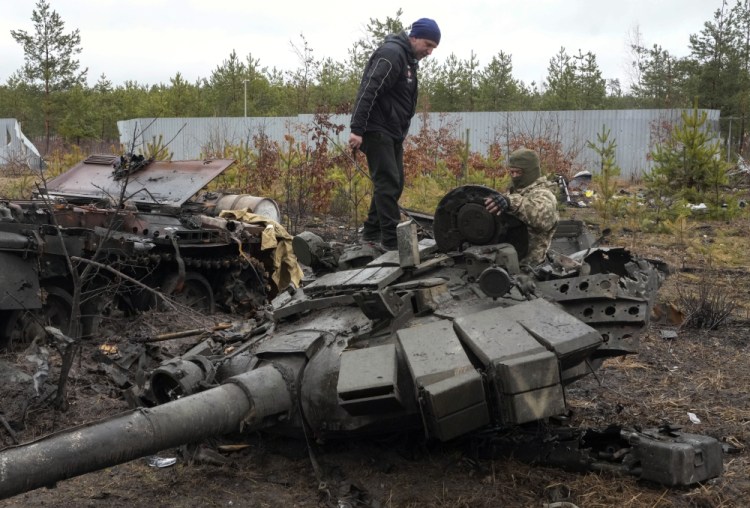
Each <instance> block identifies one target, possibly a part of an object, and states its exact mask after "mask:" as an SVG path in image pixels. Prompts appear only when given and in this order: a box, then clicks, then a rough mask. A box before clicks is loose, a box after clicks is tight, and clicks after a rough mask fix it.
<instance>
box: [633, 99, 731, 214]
mask: <svg viewBox="0 0 750 508" xmlns="http://www.w3.org/2000/svg"><path fill="white" fill-rule="evenodd" d="M707 116H708V114H707V113H706V112H705V111H700V112H699V111H698V107H697V106H695V107H694V108H693V110H692V111H691V112H687V111H685V112H683V113H682V122H681V123H680V124H679V125H676V126H675V128H674V129H673V130H672V133H671V135H670V136H669V138H667V140H666V141H665V142H664V143H662V144H659V145H657V146H656V149H655V150H654V152H653V153H652V157H653V160H654V162H655V167H654V169H653V171H652V172H651V174H650V175H646V184H647V186H648V187H649V189H651V190H658V191H659V194H664V195H667V196H671V197H673V198H683V199H685V200H687V201H688V202H692V203H698V202H702V201H709V202H710V203H711V204H713V205H714V206H718V205H720V204H721V203H720V201H721V196H720V193H719V192H718V189H719V188H720V187H721V186H722V185H723V184H725V183H726V178H727V176H726V170H727V164H726V163H725V162H723V161H722V158H721V155H722V150H721V144H720V142H719V140H718V139H715V138H714V137H713V135H712V133H711V132H710V131H709V130H708V129H707V127H706V125H705V124H706V118H707ZM709 191H712V192H713V194H712V195H708V193H709ZM709 198H710V199H709Z"/></svg>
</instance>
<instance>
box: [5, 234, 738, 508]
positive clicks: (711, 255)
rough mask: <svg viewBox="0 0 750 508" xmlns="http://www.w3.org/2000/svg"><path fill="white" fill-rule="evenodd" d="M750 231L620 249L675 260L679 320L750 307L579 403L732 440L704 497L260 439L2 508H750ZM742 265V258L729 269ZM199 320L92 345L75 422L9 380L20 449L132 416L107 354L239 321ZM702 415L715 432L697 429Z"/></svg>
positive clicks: (474, 461) (575, 393) (513, 468)
mask: <svg viewBox="0 0 750 508" xmlns="http://www.w3.org/2000/svg"><path fill="white" fill-rule="evenodd" d="M748 225H749V224H748V221H747V220H746V219H745V220H743V221H740V222H733V223H732V224H731V225H728V224H722V223H718V224H717V223H713V224H711V225H710V226H709V227H694V228H692V229H691V230H690V231H689V232H688V235H687V237H686V238H682V240H681V241H679V242H677V241H676V239H675V237H674V236H669V237H662V236H657V235H640V236H639V237H636V238H633V237H632V236H630V235H629V234H627V233H620V234H619V236H614V237H613V238H611V239H610V243H611V244H613V245H628V246H629V245H630V244H631V243H632V244H634V245H636V247H635V248H634V250H635V251H636V252H639V253H642V254H644V255H647V256H653V257H659V258H661V259H664V260H666V261H667V262H669V263H670V264H671V266H672V267H673V268H676V269H677V272H676V273H675V274H673V275H672V276H671V277H669V278H668V279H667V281H666V282H665V284H664V286H663V287H662V289H661V290H660V292H659V298H658V300H659V302H660V303H661V304H664V306H666V307H668V306H669V304H671V305H673V306H674V308H675V309H676V310H678V311H682V312H683V313H684V312H686V311H687V309H686V308H685V307H686V303H685V302H686V300H685V295H687V294H691V292H695V291H696V290H697V289H698V288H700V287H706V285H707V284H710V286H711V287H719V288H721V291H720V294H721V295H722V296H723V297H724V298H725V299H727V300H729V301H732V302H736V303H737V304H738V307H737V308H736V309H735V310H734V312H733V313H732V315H731V317H730V319H728V320H727V322H726V323H724V325H723V326H721V327H720V328H719V329H717V330H695V329H685V328H683V329H679V330H678V333H677V336H676V337H675V338H672V339H665V338H663V334H662V332H663V331H664V330H670V331H671V330H676V329H677V328H676V326H675V324H674V322H671V323H670V322H669V320H668V319H666V318H662V319H661V320H660V321H658V322H657V321H655V322H652V324H651V325H650V326H649V328H648V330H647V331H646V333H645V334H644V335H643V336H642V339H641V349H640V353H639V354H637V355H633V356H630V357H626V358H621V359H615V360H608V361H607V362H606V363H605V365H604V366H603V367H602V368H601V369H600V370H599V371H598V372H597V375H596V377H594V376H589V377H588V378H585V379H583V380H581V381H578V382H576V383H574V384H573V385H571V386H570V387H569V388H568V389H567V397H568V403H569V406H570V408H571V410H572V413H571V415H570V417H571V423H572V424H574V425H581V426H587V427H596V428H603V427H605V426H607V425H608V424H610V423H617V424H622V425H641V426H644V427H649V426H658V425H660V424H663V423H665V422H669V423H671V424H673V425H676V426H680V427H682V428H683V430H685V431H686V432H693V433H698V434H706V435H709V436H713V437H715V438H717V439H719V440H721V441H722V442H723V443H725V445H726V450H727V451H728V452H730V453H727V454H725V456H724V468H725V471H724V474H723V475H722V476H721V477H720V478H717V479H713V480H710V481H708V482H706V483H705V484H702V485H695V486H692V487H689V488H665V487H663V486H659V485H656V484H651V483H647V482H642V481H638V480H637V479H635V478H633V477H623V476H617V475H615V474H613V473H609V472H599V473H585V474H584V473H577V472H566V471H563V470H561V469H556V468H548V467H539V466H532V465H528V464H525V463H522V462H519V461H517V460H514V459H512V458H487V457H485V456H484V454H478V453H477V452H478V450H477V443H478V441H477V440H476V439H475V438H466V439H460V440H457V441H455V442H451V443H447V444H435V443H425V442H424V441H423V440H422V439H421V438H420V436H414V435H401V436H392V437H388V438H380V439H363V440H356V441H344V442H329V443H322V444H321V443H312V444H310V446H309V447H308V445H307V444H306V443H305V442H304V440H298V439H291V438H282V437H277V436H270V435H260V434H258V435H252V436H249V437H247V436H246V437H244V438H235V439H231V440H229V439H223V440H221V441H219V440H216V441H212V442H207V443H203V444H202V446H200V447H191V448H189V449H188V448H182V449H172V450H165V451H163V452H162V453H160V454H159V456H161V457H174V458H176V459H177V462H176V463H175V464H174V465H172V466H171V467H164V468H156V467H151V466H150V465H149V464H148V463H147V460H146V459H139V460H135V461H132V462H130V463H126V464H122V465H119V466H114V467H110V468H107V469H105V470H102V471H98V472H94V473H90V474H87V475H83V476H81V477H78V478H73V479H70V480H66V481H62V482H59V483H58V484H57V485H56V486H55V487H54V488H41V489H37V490H35V491H32V492H28V493H25V494H20V495H18V496H15V497H13V498H11V499H7V500H3V501H0V507H11V506H86V507H99V506H102V507H104V506H107V507H125V506H128V507H130V506H175V507H181V506H185V507H187V506H190V507H193V506H261V507H262V506H269V507H270V506H299V507H321V506H352V507H356V506H378V507H391V506H392V507H417V506H419V507H423V506H434V507H453V506H466V507H477V506H493V507H494V506H514V507H515V506H522V507H527V506H543V505H545V504H547V503H556V502H569V503H572V504H573V505H576V506H578V507H597V506H627V507H647V506H648V507H683V506H684V507H687V506H690V507H719V506H722V507H729V506H745V505H746V504H747V500H748V499H750V454H749V453H748V451H749V450H748V445H750V369H748V363H749V362H750V355H749V353H750V310H749V309H750V306H749V305H748V300H749V299H750V277H749V276H748V275H749V272H750V268H749V267H748V264H747V263H748V262H747V259H748V258H747V256H746V254H739V253H741V252H745V253H746V252H747V251H748V249H747V247H748V244H749V243H750V240H748V239H747V238H746V233H745V232H746V231H748ZM334 232H335V233H336V234H337V236H340V235H341V234H342V231H341V230H339V229H336V230H335V231H334ZM329 236H330V235H329ZM691 242H692V243H691ZM695 245H698V246H697V247H695ZM711 249H713V251H712V252H709V251H710V250H711ZM731 253H734V258H733V259H731V256H730V259H727V254H731ZM719 258H721V259H719ZM709 261H710V262H709ZM682 269H684V271H682ZM197 319H198V318H196V317H195V316H190V315H188V314H187V313H183V312H177V313H172V314H165V313H155V314H147V315H142V316H139V317H136V318H131V319H125V318H118V319H114V320H113V321H111V322H109V323H106V328H105V329H106V330H108V332H107V333H105V334H104V335H102V336H101V337H99V338H97V339H95V340H90V341H88V342H86V343H85V344H84V345H83V347H82V350H81V355H80V356H79V357H78V358H77V360H76V361H75V363H74V365H73V368H72V369H71V373H70V377H69V385H68V392H67V396H66V398H65V402H66V406H67V408H66V409H65V410H64V411H60V410H55V409H54V408H52V407H51V405H50V401H51V399H52V397H49V398H47V399H46V400H43V401H40V400H39V398H32V397H30V393H31V389H30V387H29V385H25V386H24V387H23V388H22V387H21V385H19V384H18V383H15V382H12V381H7V380H4V381H3V382H2V384H1V385H0V397H2V401H3V402H2V414H3V417H4V419H5V421H6V422H7V423H8V424H9V427H10V428H11V429H13V431H14V433H15V434H16V437H17V439H18V440H19V441H21V442H26V441H29V440H32V439H34V438H36V437H39V436H43V435H46V434H48V433H50V432H53V431H55V430H60V429H63V428H67V427H70V426H74V425H78V424H81V423H84V422H89V421H92V420H96V419H98V418H101V417H104V416H108V415H112V414H115V413H117V412H120V411H124V410H127V409H128V404H127V402H126V401H125V399H124V398H123V394H122V390H121V389H120V388H118V387H117V386H116V385H115V383H114V382H113V380H112V377H111V376H110V375H108V374H107V372H105V370H104V368H103V365H104V364H105V363H106V362H105V361H104V356H106V353H108V352H111V351H112V350H113V348H119V349H120V350H121V351H127V350H128V348H130V347H132V343H133V339H134V338H136V337H138V336H144V335H154V334H156V333H163V332H167V331H173V330H184V329H192V328H196V326H197V325H199V324H203V325H206V326H210V325H211V324H215V323H218V322H221V321H224V320H226V319H227V316H212V317H210V318H203V319H202V320H201V321H200V322H197V321H196V320H197ZM197 340H198V339H197V338H195V337H192V338H184V339H177V340H172V341H167V342H162V343H159V344H158V345H155V346H153V348H154V349H151V350H150V351H151V352H152V353H158V351H160V348H164V349H165V350H169V351H172V352H180V351H184V350H186V349H187V348H189V347H190V346H191V345H193V344H195V343H196V342H197ZM103 346H106V347H103ZM26 356H27V355H25V354H24V353H21V352H16V353H12V354H11V353H7V354H4V355H2V356H1V357H0V360H3V361H5V362H8V363H9V364H10V365H12V366H15V367H16V368H18V369H20V370H21V371H25V372H28V373H30V374H32V373H34V372H35V371H36V368H35V366H34V364H33V361H31V360H33V359H34V357H32V358H31V360H29V359H27V357H26ZM155 356H158V355H155ZM49 358H50V375H49V379H48V382H47V384H46V386H47V389H48V391H49V389H50V387H54V382H55V380H56V379H57V378H56V376H58V375H59V369H60V358H59V355H57V354H55V353H54V351H53V352H52V353H51V354H50V356H49ZM688 413H693V414H695V415H696V416H697V417H698V418H699V420H700V423H692V422H691V420H690V418H689V416H688ZM113 439H117V438H116V437H115V438H113ZM0 440H1V441H0V442H2V444H3V445H4V446H5V445H8V444H10V442H11V441H10V433H9V431H8V430H7V429H6V428H4V427H0ZM227 443H231V444H238V443H243V444H246V445H247V446H244V447H235V448H234V449H233V451H223V450H224V448H221V447H220V446H221V445H224V444H227ZM479 451H481V450H479ZM556 506H561V505H559V504H558V505H556ZM562 506H571V505H564V504H563V505H562Z"/></svg>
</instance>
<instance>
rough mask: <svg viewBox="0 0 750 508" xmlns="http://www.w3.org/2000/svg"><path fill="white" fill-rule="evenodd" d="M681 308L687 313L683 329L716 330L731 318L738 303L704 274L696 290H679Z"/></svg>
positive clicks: (709, 275) (711, 277)
mask: <svg viewBox="0 0 750 508" xmlns="http://www.w3.org/2000/svg"><path fill="white" fill-rule="evenodd" d="M678 294H679V298H680V306H681V307H682V309H683V311H684V312H685V321H684V322H683V323H682V328H693V329H705V330H716V329H717V328H719V326H721V324H722V323H724V321H726V320H727V318H729V316H730V315H731V314H732V311H734V309H735V308H736V307H737V302H736V301H735V300H734V299H733V298H731V296H729V295H728V294H727V289H726V288H725V287H723V286H722V285H720V284H717V283H716V281H715V278H714V277H713V276H712V275H711V274H710V273H704V274H703V276H702V277H701V279H700V281H698V285H697V287H696V288H695V289H694V290H685V289H683V288H678Z"/></svg>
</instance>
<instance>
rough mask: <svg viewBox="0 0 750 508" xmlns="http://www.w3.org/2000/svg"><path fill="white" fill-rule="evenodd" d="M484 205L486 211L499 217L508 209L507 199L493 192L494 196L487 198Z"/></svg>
mask: <svg viewBox="0 0 750 508" xmlns="http://www.w3.org/2000/svg"><path fill="white" fill-rule="evenodd" d="M484 205H485V208H487V211H489V212H490V213H494V214H497V215H500V214H501V213H502V212H504V211H506V210H507V209H508V208H510V203H509V202H508V198H506V197H505V196H503V195H502V194H500V193H499V192H495V193H494V194H491V195H489V196H487V199H485V201H484Z"/></svg>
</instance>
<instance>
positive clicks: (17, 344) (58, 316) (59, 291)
mask: <svg viewBox="0 0 750 508" xmlns="http://www.w3.org/2000/svg"><path fill="white" fill-rule="evenodd" d="M42 293H43V296H44V303H43V304H42V308H41V309H33V310H12V311H7V312H6V313H5V314H4V315H3V324H2V326H0V349H3V348H7V349H8V350H18V349H23V348H25V347H26V346H28V345H29V344H31V341H32V340H34V337H35V336H37V335H38V334H39V333H44V332H43V327H44V326H54V327H55V328H58V329H59V330H60V331H61V332H63V333H64V334H66V335H67V334H69V333H70V315H71V312H72V309H73V297H72V296H71V295H70V293H68V292H67V291H66V290H65V289H63V288H61V287H58V286H47V287H44V288H42Z"/></svg>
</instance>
